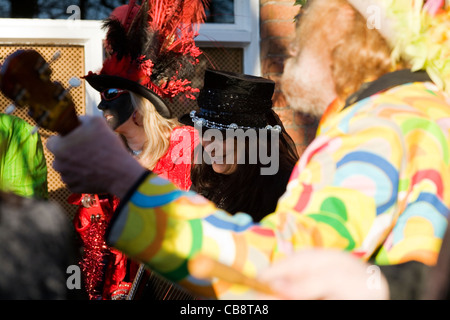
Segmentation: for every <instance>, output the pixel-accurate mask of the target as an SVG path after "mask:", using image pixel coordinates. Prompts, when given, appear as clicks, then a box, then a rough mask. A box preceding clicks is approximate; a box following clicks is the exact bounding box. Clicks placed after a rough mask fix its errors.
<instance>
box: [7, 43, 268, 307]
mask: <svg viewBox="0 0 450 320" xmlns="http://www.w3.org/2000/svg"><path fill="white" fill-rule="evenodd" d="M57 58H58V53H56V54H55V56H54V57H53V59H52V61H53V60H55V59H57ZM52 61H50V62H47V61H46V60H45V59H44V58H43V57H42V56H41V55H40V54H39V53H38V52H37V51H35V50H17V51H15V52H14V53H12V54H11V55H9V56H8V57H7V58H6V59H5V61H4V62H3V64H2V66H1V70H0V90H1V91H2V92H3V94H4V95H5V96H6V97H8V98H9V99H11V100H12V101H13V102H14V105H15V106H18V107H27V106H28V108H29V115H30V116H31V117H32V118H33V119H34V120H35V121H36V123H37V125H38V126H40V127H43V128H45V129H48V130H50V131H53V132H57V133H59V134H61V135H66V134H68V133H69V132H71V131H72V130H74V129H75V128H76V127H78V126H79V124H80V121H79V119H78V116H77V114H76V111H75V105H74V102H73V101H72V98H71V96H70V88H71V87H75V86H77V85H79V84H77V81H75V80H74V81H72V80H71V81H70V82H69V84H70V87H69V88H66V89H65V88H64V87H63V86H62V84H60V83H59V82H56V81H51V79H50V76H51V72H52V71H51V69H50V64H51V62H52ZM189 270H190V272H191V273H193V274H194V276H197V277H199V278H208V277H209V278H211V277H218V278H221V279H223V280H225V281H228V282H231V283H238V284H242V285H245V286H248V287H250V288H253V289H255V290H258V291H262V292H265V293H269V294H270V293H271V291H270V289H269V288H268V287H267V286H265V285H264V284H261V283H258V282H257V281H256V280H254V279H249V278H246V277H245V276H243V275H242V274H240V273H239V272H238V271H236V270H234V269H232V268H230V267H227V266H225V265H222V264H220V263H219V262H217V261H213V260H211V259H209V258H207V257H205V256H200V255H199V256H197V257H195V258H194V259H192V260H191V261H190V262H189ZM133 299H146V300H148V299H150V300H165V299H170V300H194V299H196V297H195V296H194V295H192V294H191V293H190V292H188V291H187V290H184V289H183V288H181V287H180V286H178V285H176V284H174V283H172V282H170V281H169V280H167V279H165V278H163V277H162V276H160V275H159V274H157V273H155V272H153V271H152V270H149V269H147V268H146V267H145V266H144V264H141V265H140V266H139V270H138V272H137V274H136V276H135V278H134V280H133V284H132V287H131V289H130V291H129V294H128V296H127V300H133Z"/></svg>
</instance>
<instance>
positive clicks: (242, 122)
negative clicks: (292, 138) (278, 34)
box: [179, 69, 282, 131]
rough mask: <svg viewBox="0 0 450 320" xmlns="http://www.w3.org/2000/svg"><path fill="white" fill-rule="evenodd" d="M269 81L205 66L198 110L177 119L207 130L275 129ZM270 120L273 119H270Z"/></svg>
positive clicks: (278, 125)
mask: <svg viewBox="0 0 450 320" xmlns="http://www.w3.org/2000/svg"><path fill="white" fill-rule="evenodd" d="M274 89H275V83H274V82H273V81H272V80H269V79H265V78H262V77H256V76H251V75H246V74H239V73H233V72H227V71H217V70H211V69H206V71H205V77H204V86H203V89H201V90H200V94H199V96H198V98H197V104H198V106H199V111H191V112H190V113H189V114H185V115H183V116H182V117H181V118H180V119H179V120H180V122H181V123H183V124H186V125H190V126H194V125H197V126H202V127H206V128H210V129H220V130H226V129H275V130H280V131H281V129H282V128H281V126H280V123H279V119H278V117H276V119H274V116H275V114H274V112H273V110H272V96H273V93H274ZM271 119H273V121H271Z"/></svg>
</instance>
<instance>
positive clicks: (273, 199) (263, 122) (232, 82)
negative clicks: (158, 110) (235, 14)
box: [180, 69, 298, 221]
mask: <svg viewBox="0 0 450 320" xmlns="http://www.w3.org/2000/svg"><path fill="white" fill-rule="evenodd" d="M274 88H275V83H274V82H273V81H271V80H268V79H265V78H262V77H256V76H252V75H246V74H239V73H233V72H226V71H219V70H211V69H207V70H206V71H205V76H204V85H203V88H202V89H201V90H200V94H199V96H198V99H197V103H198V106H199V110H198V111H195V110H194V111H191V112H190V113H189V114H185V115H184V116H182V117H181V118H180V122H182V123H184V124H186V125H190V126H194V127H196V128H197V129H198V130H199V132H200V133H201V138H202V139H201V144H199V145H198V147H197V150H196V153H195V154H196V155H195V161H194V164H193V165H192V169H191V180H192V188H191V189H192V190H195V191H196V192H197V193H199V194H202V195H203V196H205V197H206V198H208V199H210V200H211V201H213V202H214V203H215V204H216V205H217V206H218V208H221V209H224V210H226V211H227V212H229V213H231V214H236V213H237V212H246V213H248V214H250V215H251V216H252V217H253V219H254V220H255V221H259V220H261V219H262V218H263V217H264V216H266V215H267V214H269V213H271V212H273V211H274V210H275V207H276V204H277V202H278V199H279V197H280V196H281V195H282V194H283V193H284V191H285V189H286V185H287V182H288V180H289V176H290V174H291V172H292V169H293V168H294V166H295V163H296V162H297V160H298V155H297V151H296V148H295V145H294V142H293V140H292V139H291V137H290V136H289V135H288V134H287V132H286V130H285V129H284V126H283V124H282V122H281V121H280V119H279V117H278V115H277V114H276V113H275V112H274V110H273V109H272V95H273V92H274ZM227 148H228V149H227ZM219 153H220V155H219ZM252 159H253V160H252ZM263 168H265V170H264V169H263ZM270 168H273V170H270Z"/></svg>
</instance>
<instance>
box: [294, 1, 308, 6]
mask: <svg viewBox="0 0 450 320" xmlns="http://www.w3.org/2000/svg"><path fill="white" fill-rule="evenodd" d="M307 1H308V0H295V3H294V5H295V6H297V5H300V6H304V5H305V4H306V2H307Z"/></svg>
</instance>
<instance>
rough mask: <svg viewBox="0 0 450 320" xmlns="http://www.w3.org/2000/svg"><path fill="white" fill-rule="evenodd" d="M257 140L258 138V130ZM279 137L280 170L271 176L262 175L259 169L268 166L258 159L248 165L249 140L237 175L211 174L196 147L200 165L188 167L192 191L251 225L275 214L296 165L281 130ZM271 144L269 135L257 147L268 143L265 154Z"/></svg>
mask: <svg viewBox="0 0 450 320" xmlns="http://www.w3.org/2000/svg"><path fill="white" fill-rule="evenodd" d="M249 130H252V129H249ZM257 136H258V138H259V134H258V130H257ZM279 137H280V138H279V144H278V145H279V149H278V155H279V158H278V161H279V168H278V171H277V173H276V174H274V175H262V174H261V168H264V167H268V166H270V164H267V165H264V164H262V163H261V162H260V159H259V157H258V160H257V163H256V164H251V163H250V161H248V160H249V156H250V155H249V149H250V148H249V141H248V139H246V140H245V156H246V159H245V160H246V161H245V163H244V164H238V165H237V169H236V171H235V172H233V173H232V174H230V175H223V174H218V173H216V172H214V170H213V168H212V166H211V165H209V164H207V162H206V161H205V158H203V157H204V156H205V155H204V152H203V147H202V145H201V144H199V145H198V146H197V148H196V150H195V156H196V157H197V159H198V157H199V156H200V155H202V161H201V163H200V164H195V163H194V164H193V165H192V167H191V180H192V190H194V191H196V192H197V193H199V194H201V195H203V196H204V197H206V198H207V199H209V200H211V201H212V202H214V203H215V204H216V206H217V207H218V208H220V209H223V210H225V211H227V212H228V213H231V214H235V213H237V212H245V213H247V214H249V215H251V216H252V218H253V220H254V221H260V220H261V219H262V218H264V217H265V216H266V215H268V214H270V213H272V212H274V211H275V209H276V206H277V202H278V199H279V198H280V197H281V196H282V195H283V193H284V192H285V191H286V186H287V183H288V181H289V178H290V175H291V172H292V170H293V168H294V166H295V164H296V163H297V161H298V154H297V151H296V148H295V145H294V142H293V141H292V139H291V137H290V136H289V135H288V134H287V132H286V130H285V129H284V128H283V129H282V132H281V133H280V135H279ZM270 140H271V139H270V135H267V140H266V141H264V140H261V139H258V141H260V145H259V146H258V147H262V145H261V141H262V143H267V146H266V150H268V151H270V150H272V149H271V141H270ZM258 150H259V149H258ZM268 156H270V154H268ZM198 162H200V161H198Z"/></svg>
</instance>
